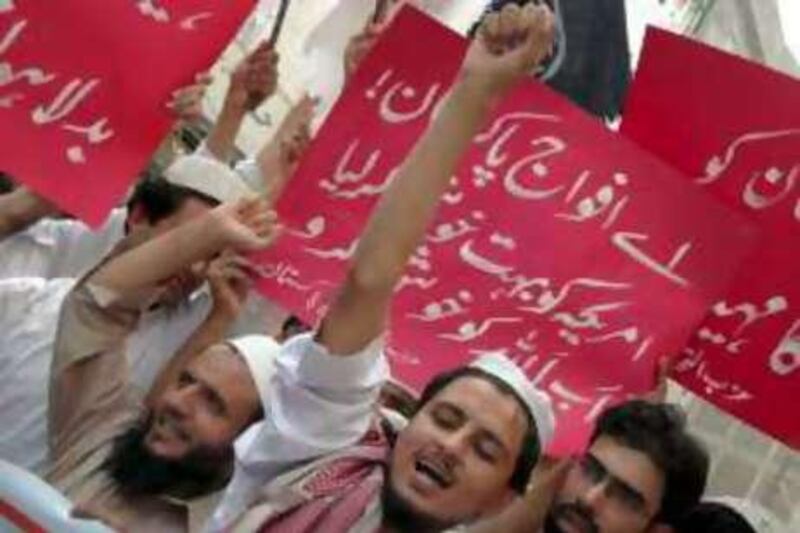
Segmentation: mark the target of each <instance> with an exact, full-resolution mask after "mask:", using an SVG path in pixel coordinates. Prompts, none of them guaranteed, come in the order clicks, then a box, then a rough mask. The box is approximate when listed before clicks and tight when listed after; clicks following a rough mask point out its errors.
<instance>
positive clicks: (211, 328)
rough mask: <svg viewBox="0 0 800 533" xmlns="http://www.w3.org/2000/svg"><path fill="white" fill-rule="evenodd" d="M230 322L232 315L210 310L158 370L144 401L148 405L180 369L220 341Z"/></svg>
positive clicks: (173, 380) (172, 380) (174, 377)
mask: <svg viewBox="0 0 800 533" xmlns="http://www.w3.org/2000/svg"><path fill="white" fill-rule="evenodd" d="M232 323H233V317H229V316H226V315H222V314H219V313H215V312H214V311H213V310H212V311H211V314H209V315H208V317H207V318H206V319H205V320H204V321H203V323H202V324H200V326H199V327H198V328H197V329H196V330H194V332H193V333H192V335H191V336H190V337H189V338H188V339H186V342H185V343H184V344H183V346H181V348H180V349H179V350H178V351H177V352H176V353H175V355H174V356H173V357H172V358H171V359H170V360H169V362H168V363H167V365H166V366H165V367H164V368H163V369H162V370H161V371H160V372H159V374H158V377H157V378H156V381H155V383H154V384H153V386H152V387H151V388H150V391H149V392H148V393H147V399H146V401H145V403H146V404H147V405H150V404H151V403H152V401H153V400H154V399H155V398H158V397H159V396H160V395H161V393H162V392H163V391H164V390H165V389H166V388H167V387H168V386H169V385H170V383H174V382H175V380H176V379H177V377H178V375H179V374H180V372H181V370H183V368H185V367H186V365H187V364H189V363H190V362H191V361H192V360H193V359H194V358H195V357H196V356H198V355H200V354H201V353H203V352H204V351H205V350H206V348H208V347H209V346H212V345H214V344H217V343H219V342H222V341H223V340H224V339H225V337H226V336H227V333H228V329H229V328H230V326H231V324H232Z"/></svg>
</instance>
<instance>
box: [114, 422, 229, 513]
mask: <svg viewBox="0 0 800 533" xmlns="http://www.w3.org/2000/svg"><path fill="white" fill-rule="evenodd" d="M152 420H153V416H152V414H148V416H147V417H145V418H144V419H142V420H141V421H139V422H137V423H136V424H135V425H134V426H132V427H131V428H130V429H128V430H127V431H126V432H125V433H123V434H121V435H119V436H118V437H117V438H116V439H115V440H114V444H113V447H112V450H111V454H110V455H109V457H108V459H107V460H106V462H105V463H104V465H103V468H104V469H105V470H106V471H107V472H108V473H109V475H110V476H111V478H112V479H113V480H114V481H115V482H116V483H117V485H118V486H119V488H120V490H121V491H122V492H123V493H125V494H127V495H131V496H138V495H158V494H169V495H170V496H174V497H178V498H194V497H196V496H200V495H203V494H207V493H210V492H212V491H214V490H217V489H219V488H222V487H223V486H224V485H225V484H226V483H227V482H228V480H229V479H230V476H231V473H232V467H233V446H228V447H226V448H224V449H210V448H195V449H193V450H191V451H190V452H189V453H187V454H186V455H184V456H183V457H181V458H180V459H165V458H163V457H158V456H156V455H154V454H153V453H152V452H151V451H150V450H149V449H148V448H147V446H146V445H145V436H146V435H147V432H148V430H149V429H150V425H151V424H152Z"/></svg>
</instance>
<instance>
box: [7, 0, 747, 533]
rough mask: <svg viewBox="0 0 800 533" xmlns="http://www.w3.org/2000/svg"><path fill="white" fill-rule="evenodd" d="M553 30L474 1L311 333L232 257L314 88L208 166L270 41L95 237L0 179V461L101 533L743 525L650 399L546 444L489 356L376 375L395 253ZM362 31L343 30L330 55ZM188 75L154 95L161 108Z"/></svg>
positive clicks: (676, 422)
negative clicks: (552, 448) (244, 144)
mask: <svg viewBox="0 0 800 533" xmlns="http://www.w3.org/2000/svg"><path fill="white" fill-rule="evenodd" d="M553 32H554V20H553V15H552V13H551V12H550V11H549V9H548V8H547V7H545V6H542V5H538V4H533V3H529V4H525V5H524V6H518V5H516V4H513V3H512V5H507V6H505V7H504V8H502V10H499V11H495V12H491V13H488V14H486V15H485V16H484V17H483V20H482V21H481V25H480V28H479V29H478V30H477V32H476V36H475V38H474V39H473V42H472V44H471V46H470V48H469V50H468V52H467V54H466V56H465V58H464V60H463V64H462V67H461V71H460V73H459V75H458V78H457V80H456V82H455V84H454V85H453V87H452V88H451V90H450V93H449V95H448V96H447V99H446V102H445V104H444V105H443V106H442V107H441V109H440V111H439V112H438V114H437V116H436V117H435V118H434V119H433V120H432V122H431V123H430V125H429V127H428V129H427V130H426V131H425V133H424V134H423V135H422V137H421V138H420V139H419V140H418V142H417V144H416V145H415V147H414V148H413V150H412V151H411V152H410V153H409V154H408V156H407V158H406V160H405V162H404V163H403V165H402V167H401V168H400V170H399V171H398V174H397V176H396V178H395V179H394V180H393V182H392V184H391V186H390V187H389V189H388V190H387V191H386V192H385V193H384V195H383V198H382V199H381V201H380V203H379V205H378V207H377V208H376V209H375V211H374V212H373V213H372V215H371V217H370V219H369V221H368V223H367V224H366V226H365V227H364V229H363V232H362V234H361V236H360V239H359V244H358V247H357V250H356V252H355V255H354V257H353V260H352V262H351V264H350V267H349V271H348V273H347V276H346V278H345V281H344V282H343V284H342V286H341V287H339V289H338V292H337V295H336V297H335V298H334V300H333V302H332V304H331V305H330V307H329V308H328V310H327V312H326V314H325V316H324V317H323V318H322V320H321V321H320V323H319V324H317V325H315V326H314V327H312V328H309V327H306V326H305V325H304V324H302V323H301V322H299V321H298V320H297V319H296V318H294V317H287V316H286V314H285V313H284V312H282V311H281V310H280V308H279V307H278V306H277V305H276V304H274V303H273V302H270V301H267V300H265V299H264V298H263V297H261V296H259V295H257V294H255V293H254V292H253V291H252V290H251V281H252V279H253V276H254V273H255V272H256V271H257V268H256V267H255V266H254V265H253V264H251V262H250V261H249V260H248V259H247V258H246V256H247V254H248V253H250V252H253V251H258V250H262V249H264V248H266V247H268V246H270V244H271V243H272V242H273V241H274V240H275V239H276V238H277V237H278V236H279V234H280V230H281V226H280V223H279V221H278V219H277V217H276V214H275V213H274V211H273V206H274V204H275V202H276V200H277V199H278V197H279V195H280V193H281V191H282V190H283V188H284V186H285V185H286V183H287V182H288V180H289V178H290V177H291V175H292V173H293V171H294V168H295V167H296V165H297V162H298V160H299V159H300V158H301V156H302V154H303V151H304V149H305V147H306V146H307V144H308V141H309V139H310V129H309V124H310V120H311V116H312V113H313V101H311V100H310V99H304V100H302V101H301V102H299V103H298V104H297V106H295V108H294V109H293V110H292V111H291V112H290V113H289V115H288V117H287V119H286V120H285V121H284V124H283V125H282V126H281V127H280V128H279V129H278V133H276V135H275V136H274V137H273V138H272V139H271V140H270V141H269V142H268V143H267V144H266V145H265V146H264V147H263V148H262V149H261V150H260V151H259V153H258V154H256V156H255V157H254V158H253V159H252V160H248V161H245V162H243V163H239V164H237V165H235V166H231V161H230V160H231V157H232V153H233V147H234V144H233V143H234V140H235V137H236V133H237V131H238V129H239V126H240V124H241V122H242V119H243V117H244V116H245V114H246V113H247V112H248V111H249V110H252V109H253V108H254V107H256V106H258V105H260V104H261V102H262V101H263V100H264V99H266V98H268V97H269V96H270V95H272V93H273V92H274V91H275V87H276V84H277V63H278V57H277V54H276V53H275V52H274V51H273V50H272V49H271V48H270V47H269V46H268V45H261V46H259V47H258V48H257V49H255V50H254V51H253V52H252V53H251V54H250V55H249V56H248V57H247V58H246V59H245V60H244V61H243V62H242V64H241V65H240V66H239V67H238V68H237V69H236V71H235V72H234V73H233V74H232V76H231V83H230V88H229V90H228V92H227V95H226V98H225V102H224V105H223V108H222V112H221V114H220V116H219V117H218V119H217V121H216V123H215V124H214V126H213V128H212V131H211V132H210V134H209V136H208V138H207V139H206V141H205V142H204V144H203V145H202V146H201V147H200V148H199V149H198V150H197V151H196V152H195V153H193V154H191V155H185V156H180V157H178V158H177V159H176V160H175V161H174V162H173V163H172V164H171V165H170V166H169V167H168V168H166V169H164V170H163V171H159V170H152V169H151V170H150V171H149V172H147V173H145V175H143V176H141V178H140V179H139V181H138V183H137V185H136V186H135V188H134V190H133V191H132V193H131V194H130V197H129V199H128V201H127V203H126V204H125V206H124V207H120V208H119V209H117V210H115V211H114V212H113V213H112V214H111V215H110V216H109V218H108V220H107V222H106V223H105V225H104V226H103V227H102V228H101V229H100V230H99V231H90V230H89V229H88V228H87V227H86V226H84V225H83V224H81V223H80V222H78V221H75V220H71V219H69V218H63V217H61V216H60V215H59V214H58V212H57V210H56V208H55V207H53V206H52V205H50V204H49V203H47V202H46V201H44V200H42V199H41V198H39V197H37V196H36V195H35V194H33V193H31V192H30V191H28V190H26V189H25V188H23V187H17V188H16V189H14V190H13V191H11V192H8V193H5V194H3V195H2V196H0V239H2V240H0V254H1V256H2V261H1V262H0V331H1V332H2V334H3V338H4V342H3V345H2V346H0V459H2V460H4V461H8V462H11V463H14V464H16V465H19V466H23V467H24V468H26V469H28V470H30V471H32V472H34V473H36V474H37V475H39V476H41V477H42V478H43V479H45V480H46V481H47V482H48V483H50V484H51V485H52V486H54V487H55V488H57V489H58V490H60V491H61V492H63V493H64V494H65V495H66V496H67V497H68V498H69V499H70V500H71V501H72V502H73V503H74V505H75V509H74V514H75V515H76V516H83V517H89V518H92V519H97V520H100V521H101V522H103V523H104V524H105V525H107V526H108V527H110V528H112V529H115V530H120V531H172V530H175V531H187V530H188V531H287V532H302V531H329V532H340V531H353V532H361V531H379V530H386V531H392V530H396V531H445V530H451V529H467V530H470V529H471V530H477V531H544V532H546V533H558V532H565V533H567V532H586V533H594V532H597V533H616V532H620V533H622V532H625V533H636V532H657V531H658V532H667V531H675V532H695V531H752V529H751V528H750V527H749V526H748V525H747V524H746V522H744V521H743V520H742V519H741V517H739V516H738V515H737V514H736V513H734V512H733V511H731V510H730V509H728V508H726V507H724V506H721V505H718V504H711V503H701V499H702V497H703V493H704V490H705V485H706V478H707V475H708V470H709V456H708V453H707V451H706V450H705V449H704V448H703V447H702V446H701V445H700V444H699V442H698V441H697V440H696V439H695V438H694V437H693V436H692V435H691V434H690V433H689V432H688V431H687V428H686V425H685V420H684V418H683V415H682V413H681V412H680V410H679V409H678V408H677V407H675V406H672V405H668V404H666V403H664V398H663V397H661V396H659V395H654V396H653V397H649V398H642V399H636V400H631V401H628V402H626V403H623V404H620V405H617V406H614V407H612V408H609V409H607V410H606V411H605V412H604V413H602V414H601V416H600V417H599V419H598V421H597V423H596V426H595V428H594V431H593V433H592V437H591V441H590V444H589V445H588V447H587V449H586V450H585V451H584V453H582V454H580V455H578V456H576V457H571V458H562V459H553V458H550V457H547V456H546V455H545V450H546V449H547V446H548V443H549V441H550V439H551V438H552V436H553V433H554V432H555V431H557V428H556V427H555V421H554V415H553V410H552V406H551V402H550V400H549V398H548V396H547V394H546V393H545V392H543V391H541V390H538V389H537V388H536V387H535V386H534V385H533V384H532V383H531V381H530V380H529V379H528V378H527V377H526V376H525V374H524V373H523V372H522V370H521V369H519V368H518V367H517V366H516V365H515V364H514V363H513V362H512V361H511V360H510V359H508V358H506V357H505V356H503V355H500V354H492V355H487V356H484V357H481V358H479V359H478V360H476V361H475V362H473V363H472V364H470V365H468V366H465V367H462V368H457V369H455V370H452V371H450V372H447V373H445V374H441V375H438V376H435V377H434V378H433V379H432V380H431V381H430V382H429V383H428V385H427V387H426V388H425V389H424V390H423V391H422V393H421V394H420V395H419V397H418V398H413V397H410V395H408V394H407V393H405V392H404V391H403V390H402V388H399V387H398V386H397V385H396V384H395V383H393V382H392V381H391V377H390V370H389V365H388V363H387V360H386V358H385V355H384V351H383V346H384V344H383V343H384V339H385V329H386V325H387V319H388V312H389V309H390V305H391V301H392V296H393V294H394V291H395V287H396V285H397V283H398V282H399V280H400V278H401V276H402V274H403V271H404V268H405V265H406V263H407V261H408V259H409V257H410V255H411V254H412V253H413V251H414V249H415V248H416V247H417V245H418V243H419V242H420V241H421V239H422V238H423V235H424V232H425V231H426V228H427V225H428V223H429V222H430V220H431V219H432V218H433V216H434V215H435V213H436V210H437V206H438V202H439V198H440V197H441V196H442V194H443V193H444V192H445V190H446V188H447V187H448V183H449V179H450V176H451V175H452V173H453V171H454V169H455V167H456V165H457V163H458V161H459V158H460V156H461V154H462V153H463V152H464V151H465V150H466V149H467V147H468V145H469V142H470V140H471V138H472V137H473V135H474V134H475V132H476V131H477V130H478V128H479V127H480V126H481V125H482V124H483V122H484V120H485V119H486V118H487V115H488V113H489V112H490V111H491V110H492V107H493V105H494V104H495V103H496V102H497V101H498V100H500V99H501V98H502V97H503V95H504V94H505V92H506V91H507V90H509V88H510V87H512V86H513V85H514V84H515V82H516V81H518V80H519V79H521V78H522V77H523V76H525V75H527V73H529V72H531V71H532V70H534V67H535V66H536V65H538V64H539V63H540V62H541V61H543V60H544V59H546V58H547V56H548V54H549V53H550V50H551V44H552V39H553ZM378 34H379V31H377V30H376V28H375V27H374V26H371V27H370V28H368V29H367V30H366V32H365V33H364V34H362V35H359V36H357V37H356V38H354V40H353V42H352V45H351V46H349V47H348V51H347V54H348V56H347V58H346V61H345V64H346V66H347V69H348V70H349V71H350V70H352V69H354V68H355V66H356V64H357V63H358V61H359V59H360V58H361V57H363V55H364V54H365V51H366V50H367V49H368V48H369V47H370V46H371V45H372V44H373V42H374V40H375V39H376V38H377V36H378ZM207 83H208V80H207V79H206V78H204V77H199V78H198V81H197V84H196V85H193V86H191V87H187V88H184V89H183V90H181V91H178V92H177V93H176V97H175V100H174V101H173V103H172V104H171V105H172V107H173V108H174V109H175V111H176V112H177V113H178V115H179V116H184V117H185V116H188V115H191V114H192V113H196V112H197V111H196V108H197V102H198V101H199V99H200V98H201V97H202V94H203V88H204V86H205V85H207ZM427 357H436V354H428V355H427Z"/></svg>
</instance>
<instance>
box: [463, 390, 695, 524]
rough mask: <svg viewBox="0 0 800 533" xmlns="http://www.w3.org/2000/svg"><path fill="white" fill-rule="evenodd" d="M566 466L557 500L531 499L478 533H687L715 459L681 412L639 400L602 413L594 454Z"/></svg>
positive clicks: (592, 442)
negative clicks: (686, 524) (683, 525)
mask: <svg viewBox="0 0 800 533" xmlns="http://www.w3.org/2000/svg"><path fill="white" fill-rule="evenodd" d="M565 466H567V469H566V470H565V472H564V475H563V476H562V478H563V480H562V482H561V483H556V484H551V485H550V487H551V489H552V490H551V494H550V495H549V496H547V495H545V496H543V495H542V494H541V492H539V493H537V494H535V495H533V494H531V495H525V496H524V497H523V498H521V499H520V500H519V501H517V502H515V503H514V504H513V505H511V506H509V508H508V509H506V511H505V512H504V513H503V514H502V515H500V516H498V517H496V518H495V519H493V520H490V521H487V522H485V523H483V524H481V528H480V530H479V532H476V533H480V532H487V533H488V532H492V531H504V532H507V533H516V532H519V533H522V532H528V531H539V530H541V531H542V532H543V533H670V532H672V531H674V530H675V528H676V527H677V528H678V529H677V530H678V531H681V529H680V527H679V526H680V524H681V523H682V521H683V520H684V519H685V517H686V515H687V513H689V512H690V511H691V510H692V509H693V508H694V507H695V506H696V505H697V503H698V502H699V500H700V497H701V496H702V494H703V491H704V489H705V484H706V478H707V475H708V468H709V458H708V454H707V453H706V451H705V450H704V449H703V448H702V446H700V444H699V443H698V441H697V440H696V439H694V438H693V437H692V436H691V435H690V434H689V433H688V432H687V431H686V427H685V421H684V419H683V416H682V413H680V411H679V410H678V409H677V408H675V407H673V406H671V405H668V404H664V403H651V402H648V401H644V400H633V401H629V402H626V403H623V404H620V405H618V406H616V407H612V408H609V409H607V410H606V411H605V412H604V413H603V414H601V415H600V418H599V419H598V421H597V424H596V426H595V429H594V432H593V434H592V437H591V440H590V444H589V447H588V449H587V450H586V452H585V453H584V454H583V455H581V456H579V457H575V458H573V459H571V460H570V461H569V464H568V465H565ZM543 506H544V507H543ZM548 506H549V508H548Z"/></svg>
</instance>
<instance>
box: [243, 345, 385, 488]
mask: <svg viewBox="0 0 800 533" xmlns="http://www.w3.org/2000/svg"><path fill="white" fill-rule="evenodd" d="M382 347H383V340H382V339H381V338H378V339H375V340H374V341H373V342H372V343H370V345H369V346H367V347H366V348H365V349H364V350H362V351H361V352H359V353H356V354H352V355H347V356H345V357H343V356H337V355H332V354H330V353H329V352H328V351H327V350H326V349H325V347H323V346H321V345H319V344H318V343H316V342H315V341H314V338H313V334H312V333H307V334H305V335H299V336H297V337H295V338H293V339H291V340H290V341H288V342H287V343H286V344H285V345H284V346H283V347H282V348H281V351H280V353H279V354H278V357H277V359H276V373H275V376H274V377H273V381H272V387H271V389H270V404H269V405H268V406H265V410H264V411H265V416H264V421H263V423H261V424H260V425H259V426H260V427H259V430H258V431H257V432H254V434H251V435H250V436H249V437H248V438H247V439H242V441H240V442H239V443H237V452H238V453H239V455H240V459H241V460H242V462H244V463H254V464H259V463H262V464H269V466H270V468H269V470H271V471H274V472H275V473H276V474H278V473H280V472H281V471H282V470H283V468H284V466H288V465H290V464H293V463H296V462H298V461H304V460H308V459H312V458H314V457H318V456H321V455H325V454H327V453H331V452H335V451H338V450H341V449H343V448H346V447H348V446H351V445H353V444H355V443H356V442H358V441H359V440H360V439H361V438H362V437H363V435H364V434H365V433H366V432H367V430H368V429H369V426H370V423H371V421H372V418H373V417H374V416H375V412H376V406H377V402H378V396H379V394H380V389H381V387H382V385H383V384H384V382H385V381H386V380H387V379H388V376H389V368H388V364H387V362H386V359H385V357H384V354H383V349H382Z"/></svg>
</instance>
